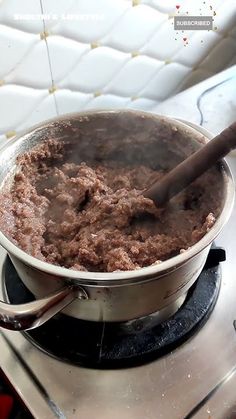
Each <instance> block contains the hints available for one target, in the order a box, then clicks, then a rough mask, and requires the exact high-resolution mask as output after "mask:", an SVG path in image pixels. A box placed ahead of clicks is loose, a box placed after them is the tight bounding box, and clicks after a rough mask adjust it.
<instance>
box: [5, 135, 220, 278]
mask: <svg viewBox="0 0 236 419" xmlns="http://www.w3.org/2000/svg"><path fill="white" fill-rule="evenodd" d="M137 151H138V150H136V152H137ZM140 153H142V148H141V145H140ZM170 158H171V156H170ZM137 160H138V161H134V162H132V161H131V160H130V161H129V160H128V161H125V159H124V160H122V159H119V158H117V159H116V158H115V154H113V156H111V158H110V159H105V158H104V159H101V158H97V156H93V155H92V153H91V155H89V153H88V154H87V157H86V159H84V157H83V153H81V154H80V153H75V152H74V149H73V147H71V144H70V143H69V142H67V141H59V140H55V139H48V140H45V141H44V142H43V143H41V144H40V145H38V146H36V147H34V148H33V149H32V150H31V151H29V152H26V153H24V154H23V155H21V156H20V157H18V170H17V173H15V175H14V178H13V182H11V183H10V182H8V183H7V182H6V185H5V187H4V189H3V190H2V192H1V209H0V229H1V230H2V231H3V233H4V234H5V235H6V236H7V237H8V238H10V239H11V240H12V241H13V242H14V243H15V244H16V245H18V246H19V247H20V248H21V249H22V250H24V251H25V252H27V253H29V254H30V255H32V256H34V257H36V258H38V259H41V260H43V261H46V262H49V263H51V264H55V265H59V266H63V267H66V268H69V269H74V270H82V271H92V272H113V271H128V270H135V269H139V268H142V267H146V266H149V265H152V264H159V263H161V262H162V261H164V260H166V259H168V258H171V257H173V256H175V255H177V254H179V253H180V252H184V251H185V250H186V249H188V248H189V247H190V246H192V245H194V244H195V243H196V242H197V241H199V240H200V239H201V238H202V237H203V236H204V235H205V234H206V233H207V232H208V231H209V229H210V228H211V227H212V226H213V224H214V223H215V220H216V218H217V217H218V215H219V214H220V212H221V206H222V199H223V195H222V194H223V188H222V187H221V185H222V182H223V180H222V173H221V172H220V170H219V168H217V167H214V168H212V169H211V170H209V171H208V172H206V173H205V174H204V175H202V176H201V177H200V178H199V179H197V180H196V181H195V182H194V183H192V185H191V186H189V187H188V188H187V189H186V190H185V191H183V192H181V193H180V194H179V195H177V196H176V197H175V198H173V199H172V200H171V201H170V202H169V203H168V204H167V205H166V206H165V207H164V208H157V207H156V206H155V204H154V203H153V201H151V200H150V199H148V198H144V197H143V196H142V193H141V192H142V191H143V190H144V189H145V188H147V187H148V186H149V185H151V184H152V182H153V181H154V180H156V178H157V177H158V176H159V177H160V178H161V177H162V176H163V175H164V174H165V170H163V169H162V168H159V167H157V168H155V167H154V165H153V162H151V161H150V165H149V164H148V161H147V159H146V160H144V162H143V163H142V161H140V160H141V159H140V158H139V159H137Z"/></svg>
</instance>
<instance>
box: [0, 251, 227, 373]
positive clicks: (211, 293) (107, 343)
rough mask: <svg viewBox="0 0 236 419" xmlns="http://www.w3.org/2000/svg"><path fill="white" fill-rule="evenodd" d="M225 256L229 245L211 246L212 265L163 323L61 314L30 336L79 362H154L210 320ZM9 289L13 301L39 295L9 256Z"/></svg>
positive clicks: (105, 364)
mask: <svg viewBox="0 0 236 419" xmlns="http://www.w3.org/2000/svg"><path fill="white" fill-rule="evenodd" d="M223 260H225V251H224V250H223V249H221V248H212V249H211V250H210V253H209V256H208V259H207V263H206V265H205V267H204V269H203V271H202V272H201V274H200V276H199V278H198V279H197V281H196V282H195V284H194V285H193V286H192V288H191V289H190V290H189V292H188V294H187V296H186V298H185V301H184V303H183V304H182V305H181V307H180V308H179V310H178V311H177V312H176V313H175V314H174V315H172V316H171V317H170V318H168V319H167V320H165V321H163V322H162V323H161V324H156V323H155V321H154V322H153V320H152V319H153V318H154V319H155V316H156V313H155V314H153V315H151V316H148V317H145V318H141V319H135V320H133V321H131V322H126V323H125V322H122V323H101V322H89V321H84V320H78V319H75V318H73V317H69V316H66V315H64V314H58V315H56V316H54V317H53V318H52V319H50V320H48V321H47V322H46V323H45V324H44V325H42V326H40V327H38V328H37V329H33V330H30V331H27V332H24V335H25V337H26V338H27V339H29V340H30V341H31V342H32V343H33V344H34V345H35V346H37V347H38V348H39V349H41V350H43V351H44V352H46V353H47V354H49V355H51V356H53V357H56V358H58V359H60V360H62V361H67V362H69V363H72V364H76V365H82V366H86V367H93V368H123V367H131V366H136V365H140V364H143V363H146V362H149V361H152V360H154V359H156V358H158V357H160V356H162V355H165V354H166V353H168V352H170V351H172V350H173V349H175V348H176V347H178V346H179V345H181V344H182V343H183V342H184V341H186V340H187V339H189V338H190V336H192V335H193V333H195V332H196V331H197V330H198V329H199V328H200V327H202V326H203V324H204V323H205V322H206V321H207V319H208V318H209V316H210V313H211V312H212V310H213V308H214V306H215V303H216V301H217V297H218V294H219V289H220V284H221V269H220V265H219V262H221V261H223ZM5 289H6V293H7V297H8V299H9V301H10V302H11V303H12V304H21V303H26V302H29V301H32V300H33V299H34V297H33V295H32V294H31V293H30V292H29V291H28V290H27V288H26V287H25V286H24V284H23V283H22V281H21V280H20V278H19V276H18V275H17V273H16V271H15V269H14V267H13V265H12V263H11V261H10V259H9V258H7V259H6V263H5ZM150 325H151V327H150Z"/></svg>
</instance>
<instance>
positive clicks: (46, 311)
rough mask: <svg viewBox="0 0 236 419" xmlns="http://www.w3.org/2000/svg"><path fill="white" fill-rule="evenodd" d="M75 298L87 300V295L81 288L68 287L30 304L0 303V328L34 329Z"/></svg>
mask: <svg viewBox="0 0 236 419" xmlns="http://www.w3.org/2000/svg"><path fill="white" fill-rule="evenodd" d="M76 298H78V299H79V300H87V299H88V294H87V293H86V291H85V290H84V289H83V288H81V287H78V286H75V285H70V286H68V287H64V288H62V289H60V290H59V291H56V292H54V293H53V294H51V295H49V296H48V297H45V298H42V299H40V300H36V301H32V302H31V303H26V304H8V303H4V302H3V301H0V327H4V328H5V329H10V330H18V331H19V330H28V329H34V328H35V327H38V326H41V324H43V323H45V322H46V321H47V320H49V319H50V318H51V317H53V316H54V315H55V314H56V313H59V311H61V310H62V309H63V308H65V307H66V306H67V305H68V304H70V303H71V302H72V301H74V300H75V299H76Z"/></svg>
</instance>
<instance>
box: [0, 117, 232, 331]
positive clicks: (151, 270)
mask: <svg viewBox="0 0 236 419" xmlns="http://www.w3.org/2000/svg"><path fill="white" fill-rule="evenodd" d="M104 125H105V127H106V130H104V131H103V132H102V134H101V132H100V129H99V127H100V126H103V127H104ZM171 132H174V135H171V136H170V133H171ZM78 133H82V134H80V135H79V134H78ZM48 136H50V138H55V139H58V140H59V141H62V140H68V141H70V146H71V147H74V150H76V152H77V153H78V154H79V155H80V157H81V158H83V154H82V153H84V152H85V151H84V150H89V153H90V155H93V156H96V158H97V157H101V158H103V159H105V158H106V156H107V158H108V159H109V156H110V155H111V153H113V154H118V155H119V153H120V149H121V147H122V158H123V159H125V158H127V159H131V161H132V162H134V161H135V159H137V162H139V151H140V150H142V161H143V163H144V164H145V163H146V164H148V165H156V166H157V167H161V168H163V167H164V168H165V169H170V168H172V167H174V166H176V164H177V163H178V162H179V161H181V160H183V159H185V158H186V157H187V156H189V155H190V154H191V153H193V152H194V151H196V150H198V149H199V148H200V147H201V145H200V144H201V143H203V142H205V139H204V138H203V135H202V132H201V130H200V129H198V127H197V129H194V128H192V126H191V127H190V126H188V125H186V124H184V123H183V122H180V121H176V120H173V119H170V118H167V117H160V116H158V115H155V114H151V113H147V112H140V111H131V110H116V111H97V112H94V111H90V112H83V113H82V112H81V113H77V114H69V115H66V116H62V117H60V118H55V119H53V120H50V121H47V122H44V123H42V124H40V125H38V126H37V127H36V128H31V130H30V131H29V132H27V133H25V134H24V135H21V136H19V137H18V138H17V137H16V138H14V139H13V140H10V141H9V142H7V143H6V145H5V146H4V147H3V148H2V149H1V153H0V167H1V170H0V183H3V184H4V183H5V181H6V176H7V175H9V173H11V174H12V173H13V172H14V171H16V170H17V157H18V156H19V155H21V154H22V153H24V152H26V151H29V150H30V149H31V148H32V147H33V146H36V145H39V144H41V143H43V141H44V140H45V138H48ZM91 138H92V141H91ZM147 138H148V139H149V141H148V142H147ZM168 141H170V144H168ZM163 143H164V144H165V146H164V147H163ZM139 147H140V148H139ZM170 149H173V150H176V153H175V154H174V153H172V157H171V158H170V153H171V151H170ZM134 150H135V152H134ZM99 153H100V154H99ZM127 161H130V160H127ZM163 165H164V166H163ZM221 169H222V174H223V176H222V178H220V176H219V188H223V190H224V203H223V204H224V205H223V207H222V211H221V213H220V215H219V216H218V218H217V220H216V222H215V224H214V225H213V227H212V228H211V229H210V230H209V231H208V232H207V233H206V234H205V235H204V236H203V237H202V238H201V239H200V240H199V241H198V242H197V243H195V244H194V245H193V246H190V247H189V248H188V249H187V250H186V251H185V252H183V253H180V254H178V255H176V256H174V257H173V258H170V259H167V260H165V261H163V262H162V263H160V264H152V265H150V266H148V267H145V268H141V269H136V270H131V271H120V272H84V271H76V270H73V269H66V268H64V267H60V266H55V265H52V264H49V263H46V262H44V261H41V260H39V259H37V258H34V257H32V256H31V255H29V254H27V253H25V252H24V251H22V250H21V249H20V248H19V247H17V246H16V245H15V244H13V242H11V241H10V240H9V239H8V238H7V237H6V236H5V235H4V234H3V233H2V232H1V231H0V244H1V245H2V246H3V247H4V248H5V249H6V250H7V251H8V254H9V256H10V258H11V260H12V262H13V264H14V266H15V268H16V271H17V272H18V274H19V276H20V278H21V280H22V281H23V283H24V284H25V285H26V287H27V289H28V290H30V291H31V293H32V294H33V295H34V296H35V298H36V299H41V298H44V297H48V295H50V293H53V292H55V291H58V290H60V289H61V288H63V287H64V286H65V285H71V284H76V285H78V286H83V287H84V290H85V292H86V293H87V294H88V297H89V298H88V299H86V300H84V301H78V300H75V301H73V302H72V303H71V304H69V305H68V306H67V307H66V309H64V310H63V313H65V314H68V315H70V316H72V317H75V318H79V319H83V320H92V321H127V320H133V319H136V318H139V317H143V316H148V315H150V314H152V313H156V312H158V311H161V310H162V309H163V308H165V307H168V306H171V305H172V304H173V303H174V302H175V301H176V300H177V299H178V298H180V297H181V295H184V294H186V292H187V291H188V289H189V288H190V287H191V286H192V285H193V283H194V282H195V281H196V279H197V278H198V276H199V274H200V272H201V270H202V268H203V266H204V264H205V261H206V258H207V255H208V252H209V249H210V246H211V244H212V241H213V240H214V239H215V238H216V237H217V235H218V234H219V232H220V231H221V229H222V228H223V226H224V225H225V223H226V222H227V221H228V218H229V216H230V214H231V210H232V205H233V200H234V184H233V181H232V176H231V173H230V170H229V168H228V166H227V164H226V163H225V161H224V160H222V162H221ZM212 170H213V169H212ZM217 173H218V172H217ZM222 179H223V182H222V183H221V180H222ZM0 310H1V306H0ZM8 310H9V308H8ZM12 311H13V308H12ZM3 316H4V317H5V312H4V313H3ZM5 324H6V323H5ZM2 326H4V322H2Z"/></svg>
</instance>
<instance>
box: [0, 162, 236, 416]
mask: <svg viewBox="0 0 236 419" xmlns="http://www.w3.org/2000/svg"><path fill="white" fill-rule="evenodd" d="M234 165H235V163H234V160H233V166H232V165H231V167H232V168H233V170H235V171H236V167H235V168H234ZM235 216H236V211H235V209H234V213H233V215H232V217H231V220H230V221H229V223H228V225H227V226H226V227H225V229H224V231H223V233H222V234H221V235H220V237H219V238H218V240H217V243H216V244H217V245H218V246H223V247H224V249H225V250H226V261H224V262H222V263H218V262H220V261H223V259H224V251H223V250H221V249H219V248H218V249H217V248H216V249H215V250H214V249H213V250H211V253H210V257H209V259H208V262H207V265H206V267H205V269H204V270H203V272H202V274H201V275H200V277H199V279H198V280H197V282H196V284H195V285H194V287H193V288H192V289H191V290H190V292H189V293H188V295H187V296H186V299H185V301H181V302H180V304H179V305H180V306H179V307H178V311H177V312H176V313H175V314H172V315H171V317H169V318H167V319H165V320H164V321H162V322H161V323H159V320H158V319H157V318H156V317H155V315H153V316H149V317H148V318H144V319H139V320H136V321H132V322H128V323H126V324H116V325H113V326H112V325H111V324H101V323H97V324H94V323H92V322H91V323H90V322H83V321H79V320H75V322H76V323H75V324H74V325H73V327H70V326H69V324H67V319H66V316H64V317H63V316H62V315H59V316H57V317H55V318H54V319H52V320H50V321H49V322H48V323H46V324H45V325H44V326H41V327H40V328H39V329H35V330H32V331H30V332H27V333H25V334H21V333H19V332H12V331H7V330H3V329H1V333H0V345H1V346H0V347H1V360H0V366H1V368H2V370H3V371H4V373H5V374H6V376H7V377H8V379H9V380H10V382H11V383H12V385H13V386H14V388H15V389H16V391H17V392H18V393H19V395H20V397H21V398H22V400H23V401H24V403H25V404H26V406H27V407H28V409H29V410H30V412H31V413H32V414H33V416H34V417H36V418H40V419H44V418H45V419H50V418H55V417H57V418H66V419H70V418H82V419H83V418H86V419H90V418H91V419H93V418H95V417H96V418H97V419H100V418H101V419H110V418H112V419H116V418H122V419H123V418H124V419H154V418H155V419H157V418H164V419H169V418H171V419H175V418H176V419H177V418H180V419H183V418H185V419H187V418H192V417H194V418H207V419H209V418H214V419H217V418H221V419H222V418H233V417H235V415H236V395H235V391H234V389H235V385H236V331H235V327H236V321H235V320H236V282H235V275H236V273H235V272H234V270H235V246H236V237H235V235H234V230H235V226H236V218H235ZM0 267H1V278H2V281H1V282H2V286H1V293H2V295H1V296H0V298H1V299H6V298H8V299H9V300H10V301H11V302H12V303H20V302H25V301H27V299H28V300H29V299H31V298H32V296H31V295H30V294H29V293H28V292H27V290H26V289H24V287H23V288H22V284H21V282H20V281H19V278H17V275H16V273H15V272H14V268H13V267H12V265H11V263H10V261H9V260H8V259H7V258H6V253H5V251H4V250H1V252H0ZM21 299H23V300H21ZM48 353H50V354H51V355H53V356H51V355H49V354H48Z"/></svg>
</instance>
